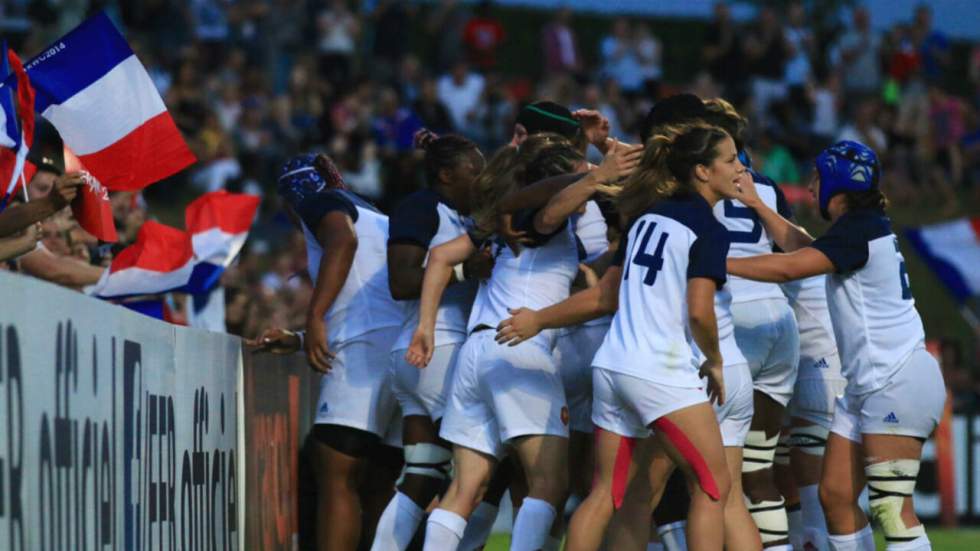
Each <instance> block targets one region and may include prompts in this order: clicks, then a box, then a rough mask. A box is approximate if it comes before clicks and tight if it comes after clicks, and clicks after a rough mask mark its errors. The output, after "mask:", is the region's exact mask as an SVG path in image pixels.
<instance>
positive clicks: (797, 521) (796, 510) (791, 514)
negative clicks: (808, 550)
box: [786, 503, 803, 549]
mask: <svg viewBox="0 0 980 551" xmlns="http://www.w3.org/2000/svg"><path fill="white" fill-rule="evenodd" d="M786 520H787V521H788V522H789V544H790V545H791V546H793V548H794V549H803V543H802V542H803V511H802V510H801V509H800V504H799V503H797V504H796V505H787V506H786Z"/></svg>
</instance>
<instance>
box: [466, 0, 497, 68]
mask: <svg viewBox="0 0 980 551" xmlns="http://www.w3.org/2000/svg"><path fill="white" fill-rule="evenodd" d="M503 41H504V27H503V25H501V24H500V21H499V20H497V19H496V18H495V17H493V15H492V14H491V13H490V2H489V1H484V2H481V3H480V5H479V6H478V7H477V8H476V15H474V16H473V18H472V19H470V20H469V21H468V22H467V23H466V27H465V28H464V29H463V43H464V44H466V49H467V51H468V52H469V56H470V57H469V58H470V62H471V63H472V64H473V65H474V66H476V67H477V68H478V69H480V70H481V71H489V70H491V69H493V68H495V67H496V66H497V48H499V47H500V44H501V43H502V42H503Z"/></svg>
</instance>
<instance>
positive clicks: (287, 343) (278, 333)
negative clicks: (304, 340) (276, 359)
mask: <svg viewBox="0 0 980 551" xmlns="http://www.w3.org/2000/svg"><path fill="white" fill-rule="evenodd" d="M299 344H300V340H299V335H297V334H296V333H294V332H292V331H287V330H285V329H279V328H275V329H266V330H265V331H264V332H263V333H262V334H261V335H259V336H258V337H256V338H254V339H246V340H245V345H246V346H248V347H249V348H251V349H252V353H253V354H256V353H259V352H271V353H273V354H292V353H293V352H297V351H299Z"/></svg>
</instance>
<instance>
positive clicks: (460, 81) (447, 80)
mask: <svg viewBox="0 0 980 551" xmlns="http://www.w3.org/2000/svg"><path fill="white" fill-rule="evenodd" d="M483 86H484V80H483V77H482V76H480V75H478V74H476V73H471V72H470V70H469V66H468V65H467V64H466V63H465V62H463V61H459V62H457V63H456V64H455V65H453V69H452V71H451V72H450V73H449V74H447V75H443V76H442V77H441V78H440V79H439V84H438V87H437V88H438V93H439V100H440V101H442V103H443V104H445V105H446V108H447V109H449V116H450V117H451V118H452V121H453V126H454V127H456V129H457V130H459V129H463V128H466V127H467V126H468V125H469V123H470V121H472V120H473V116H474V110H475V109H476V106H477V102H479V101H480V96H481V95H482V94H483Z"/></svg>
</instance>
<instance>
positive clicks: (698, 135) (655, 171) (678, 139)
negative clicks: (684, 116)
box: [599, 123, 728, 226]
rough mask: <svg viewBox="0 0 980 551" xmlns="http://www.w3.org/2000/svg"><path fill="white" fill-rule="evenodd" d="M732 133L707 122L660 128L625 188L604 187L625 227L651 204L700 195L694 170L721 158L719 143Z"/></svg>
mask: <svg viewBox="0 0 980 551" xmlns="http://www.w3.org/2000/svg"><path fill="white" fill-rule="evenodd" d="M727 137H728V133H727V132H725V131H724V130H722V129H721V128H718V127H717V126H711V125H708V124H704V123H691V124H680V125H671V126H664V127H660V128H658V129H656V131H655V133H654V134H653V135H652V136H651V137H650V139H649V140H647V143H646V145H645V146H644V149H643V159H642V160H641V161H640V166H639V167H638V168H637V169H636V172H634V173H633V174H632V175H631V176H630V177H629V178H627V180H626V182H625V183H624V184H623V185H622V186H609V185H603V186H600V187H599V191H600V192H602V193H604V194H606V195H609V196H611V197H614V198H615V201H616V208H617V209H618V210H619V214H620V216H621V219H622V221H623V225H624V226H625V225H626V224H627V223H628V222H629V221H630V220H633V219H634V218H636V217H637V216H639V215H640V214H641V213H642V212H643V211H644V210H646V209H648V208H650V206H651V205H653V204H654V203H657V202H658V201H662V200H664V199H666V198H669V197H671V196H673V195H676V194H678V193H684V192H687V193H693V192H696V191H697V190H696V188H695V185H694V182H693V180H692V177H691V171H692V170H694V167H695V166H697V165H699V164H700V165H708V164H711V162H712V161H714V160H715V158H716V157H717V156H718V153H717V151H716V147H717V146H718V143H719V142H721V141H722V140H724V139H725V138H727Z"/></svg>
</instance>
